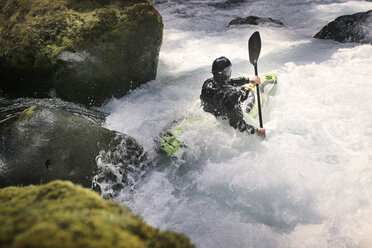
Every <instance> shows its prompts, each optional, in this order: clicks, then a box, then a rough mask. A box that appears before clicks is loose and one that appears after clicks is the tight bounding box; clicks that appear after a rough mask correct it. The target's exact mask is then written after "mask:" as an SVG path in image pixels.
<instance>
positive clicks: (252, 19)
mask: <svg viewBox="0 0 372 248" xmlns="http://www.w3.org/2000/svg"><path fill="white" fill-rule="evenodd" d="M244 24H249V25H261V24H274V25H278V26H283V22H281V21H280V20H276V19H272V18H270V17H258V16H248V17H246V18H242V17H238V18H235V19H234V20H232V21H231V22H230V23H229V26H232V25H244Z"/></svg>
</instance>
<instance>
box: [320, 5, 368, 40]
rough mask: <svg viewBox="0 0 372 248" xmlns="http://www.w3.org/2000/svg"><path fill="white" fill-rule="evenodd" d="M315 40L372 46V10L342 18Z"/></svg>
mask: <svg viewBox="0 0 372 248" xmlns="http://www.w3.org/2000/svg"><path fill="white" fill-rule="evenodd" d="M314 38H318V39H325V40H335V41H339V42H343V43H345V42H357V43H366V44H368V43H369V44H372V10H369V11H367V12H360V13H356V14H353V15H344V16H340V17H338V18H336V19H335V20H334V21H332V22H330V23H328V24H327V25H326V26H324V27H323V28H322V29H321V30H320V31H319V32H318V33H317V34H316V35H315V36H314Z"/></svg>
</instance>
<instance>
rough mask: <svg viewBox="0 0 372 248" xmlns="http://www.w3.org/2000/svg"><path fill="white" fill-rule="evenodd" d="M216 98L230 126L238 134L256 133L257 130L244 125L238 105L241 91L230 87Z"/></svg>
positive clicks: (239, 105)
mask: <svg viewBox="0 0 372 248" xmlns="http://www.w3.org/2000/svg"><path fill="white" fill-rule="evenodd" d="M216 96H217V98H216V101H217V102H218V104H220V105H221V106H222V107H223V108H224V109H225V111H226V115H227V118H228V120H229V124H230V126H232V127H234V128H235V129H238V130H239V131H240V132H247V133H250V134H254V133H255V132H256V130H257V129H256V128H255V127H254V126H252V125H249V124H248V123H246V122H245V121H244V119H243V111H242V109H241V104H240V103H241V97H242V91H240V90H238V89H236V88H235V87H231V88H226V90H225V91H223V93H222V94H217V95H216Z"/></svg>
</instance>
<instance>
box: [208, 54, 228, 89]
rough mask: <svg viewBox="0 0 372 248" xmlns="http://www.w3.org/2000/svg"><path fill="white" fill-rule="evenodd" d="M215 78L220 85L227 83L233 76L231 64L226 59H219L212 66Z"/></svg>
mask: <svg viewBox="0 0 372 248" xmlns="http://www.w3.org/2000/svg"><path fill="white" fill-rule="evenodd" d="M212 73H213V78H214V80H216V81H217V82H219V83H227V82H228V81H229V79H230V76H231V62H230V60H229V59H228V58H226V57H219V58H217V59H215V60H214V61H213V64H212Z"/></svg>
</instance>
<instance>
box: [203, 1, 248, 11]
mask: <svg viewBox="0 0 372 248" xmlns="http://www.w3.org/2000/svg"><path fill="white" fill-rule="evenodd" d="M245 2H247V0H224V1H221V2H213V3H208V5H209V6H213V7H215V8H217V9H229V8H233V7H236V6H239V5H240V4H243V3H245Z"/></svg>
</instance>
